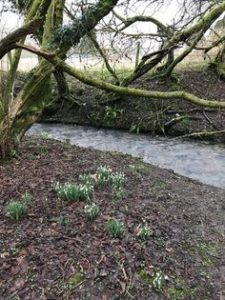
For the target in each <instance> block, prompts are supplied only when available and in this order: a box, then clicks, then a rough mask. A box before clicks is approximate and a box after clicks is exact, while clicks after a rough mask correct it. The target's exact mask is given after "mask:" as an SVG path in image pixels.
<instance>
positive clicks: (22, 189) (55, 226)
mask: <svg viewBox="0 0 225 300" xmlns="http://www.w3.org/2000/svg"><path fill="white" fill-rule="evenodd" d="M101 165H102V166H107V167H110V168H111V169H112V171H113V172H114V173H116V172H123V173H124V175H125V186H124V191H123V194H122V195H121V198H117V199H115V198H113V193H112V190H111V188H110V186H108V185H106V186H103V187H101V186H96V187H95V188H94V192H93V195H92V197H91V199H90V200H89V201H78V200H77V201H65V200H62V199H60V198H59V197H57V194H56V190H55V187H56V184H57V182H58V183H60V184H63V183H74V184H76V183H79V182H80V177H79V176H80V175H85V174H86V175H87V174H91V175H92V178H96V170H97V169H98V168H99V166H101ZM25 193H29V194H30V195H31V196H32V201H31V203H30V205H29V210H28V212H27V214H25V215H24V216H23V217H22V218H21V219H19V220H13V219H10V218H9V217H7V216H6V214H5V211H6V205H7V204H8V203H9V202H10V201H11V199H20V198H21V197H22V196H23V195H24V194H25ZM224 199H225V190H223V189H219V188H214V187H210V186H207V185H203V184H201V183H199V182H196V181H193V180H191V179H188V178H184V177H182V176H180V175H177V174H174V173H173V172H171V171H168V170H164V169H159V168H157V167H154V166H152V165H149V164H146V163H143V161H141V160H140V159H136V158H133V157H131V156H128V155H122V154H118V153H109V152H102V151H97V150H94V149H84V148H80V147H77V146H71V145H69V144H68V143H67V144H66V143H60V142H57V141H54V140H50V139H48V138H46V137H45V138H42V139H39V138H31V137H29V138H26V139H25V141H24V142H23V143H22V145H21V152H20V153H18V156H17V158H13V159H12V160H11V161H8V162H7V161H5V162H4V161H1V162H0V235H1V239H0V249H1V253H0V254H1V255H0V268H1V274H0V298H2V299H17V298H18V299H24V300H30V299H67V300H74V299H85V300H118V299H125V300H126V299H127V300H129V299H140V300H147V299H148V300H175V299H179V300H187V299H192V300H199V299H213V300H219V299H222V298H224V297H225V279H224V269H225V256H224V246H225V245H224V236H225V231H224V223H225V207H224ZM93 202H94V203H96V204H97V205H98V206H99V208H100V214H99V216H98V217H97V218H96V219H95V220H93V221H90V220H87V218H86V217H85V205H87V204H89V203H93ZM111 219H116V220H119V221H120V222H123V225H124V231H123V233H122V235H121V236H120V237H116V238H113V237H111V236H110V235H109V232H108V231H107V226H106V225H107V224H108V222H109V220H111ZM146 225H147V228H148V232H149V234H148V235H146V236H145V235H144V237H145V238H144V239H141V238H140V228H143V226H146ZM145 228H146V227H145Z"/></svg>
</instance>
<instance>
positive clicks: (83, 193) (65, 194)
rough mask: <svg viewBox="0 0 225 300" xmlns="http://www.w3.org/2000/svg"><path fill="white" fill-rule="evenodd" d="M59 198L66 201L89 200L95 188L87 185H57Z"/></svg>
mask: <svg viewBox="0 0 225 300" xmlns="http://www.w3.org/2000/svg"><path fill="white" fill-rule="evenodd" d="M55 190H56V193H57V196H58V197H59V198H60V199H62V200H65V201H77V200H89V199H90V197H91V196H92V192H93V186H92V185H87V184H71V183H66V184H64V185H59V184H57V186H56V188H55Z"/></svg>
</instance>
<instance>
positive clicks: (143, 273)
mask: <svg viewBox="0 0 225 300" xmlns="http://www.w3.org/2000/svg"><path fill="white" fill-rule="evenodd" d="M138 275H139V276H140V278H141V279H142V280H144V282H145V283H147V284H148V285H152V283H153V279H154V278H153V276H152V275H150V274H148V273H147V272H146V271H145V269H141V270H140V271H139V272H138Z"/></svg>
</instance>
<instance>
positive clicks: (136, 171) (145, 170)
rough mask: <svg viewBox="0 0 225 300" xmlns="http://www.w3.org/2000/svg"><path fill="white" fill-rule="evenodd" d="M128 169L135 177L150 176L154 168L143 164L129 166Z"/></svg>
mask: <svg viewBox="0 0 225 300" xmlns="http://www.w3.org/2000/svg"><path fill="white" fill-rule="evenodd" d="M128 168H129V170H130V171H131V173H132V174H133V175H135V176H139V175H150V174H151V173H152V167H151V166H150V165H149V166H148V165H145V164H144V163H143V162H140V163H136V164H134V165H129V166H128Z"/></svg>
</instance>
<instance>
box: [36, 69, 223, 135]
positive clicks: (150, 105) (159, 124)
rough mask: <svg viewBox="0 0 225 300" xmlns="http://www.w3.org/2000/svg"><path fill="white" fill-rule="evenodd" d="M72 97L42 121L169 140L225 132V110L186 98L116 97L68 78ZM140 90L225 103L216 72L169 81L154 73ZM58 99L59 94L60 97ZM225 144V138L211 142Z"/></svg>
mask: <svg viewBox="0 0 225 300" xmlns="http://www.w3.org/2000/svg"><path fill="white" fill-rule="evenodd" d="M68 84H69V88H70V96H69V99H68V100H67V101H65V100H62V99H60V100H59V101H58V102H57V103H54V104H53V106H52V107H51V106H50V107H48V109H46V110H45V112H44V114H43V116H42V119H41V121H42V122H63V123H72V124H79V125H91V126H96V127H104V128H117V129H126V130H130V131H132V132H136V133H139V132H150V133H152V134H161V135H162V134H163V135H166V136H179V135H187V134H191V133H195V132H202V131H204V132H205V131H219V130H224V129H225V111H224V110H218V109H207V108H202V107H198V106H196V105H193V104H191V103H187V102H185V101H183V100H181V99H180V100H174V101H171V100H169V101H166V100H153V99H152V100H149V99H146V98H134V97H130V96H129V97H115V95H114V96H113V95H111V94H109V93H105V92H102V91H99V90H97V89H95V88H93V87H90V86H86V85H84V84H81V83H80V82H78V81H76V80H74V79H71V77H68ZM133 86H134V87H138V88H143V89H147V90H159V91H174V90H185V91H187V92H190V93H193V94H195V95H197V96H199V97H202V98H204V99H211V100H213V99H215V100H222V99H224V94H225V84H224V81H223V80H220V79H219V78H218V77H217V76H216V75H215V73H214V72H213V71H212V70H210V69H203V70H202V69H199V70H198V69H196V70H191V69H183V70H180V71H178V72H177V73H176V74H174V76H173V77H172V78H170V79H167V80H152V79H150V77H149V76H148V75H146V76H144V77H143V78H141V79H139V80H137V81H136V82H135V83H134V84H133ZM56 97H57V95H55V96H54V98H56ZM212 138H214V139H215V140H221V139H222V141H224V140H225V135H224V134H223V135H216V136H213V137H212V136H210V139H212Z"/></svg>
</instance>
